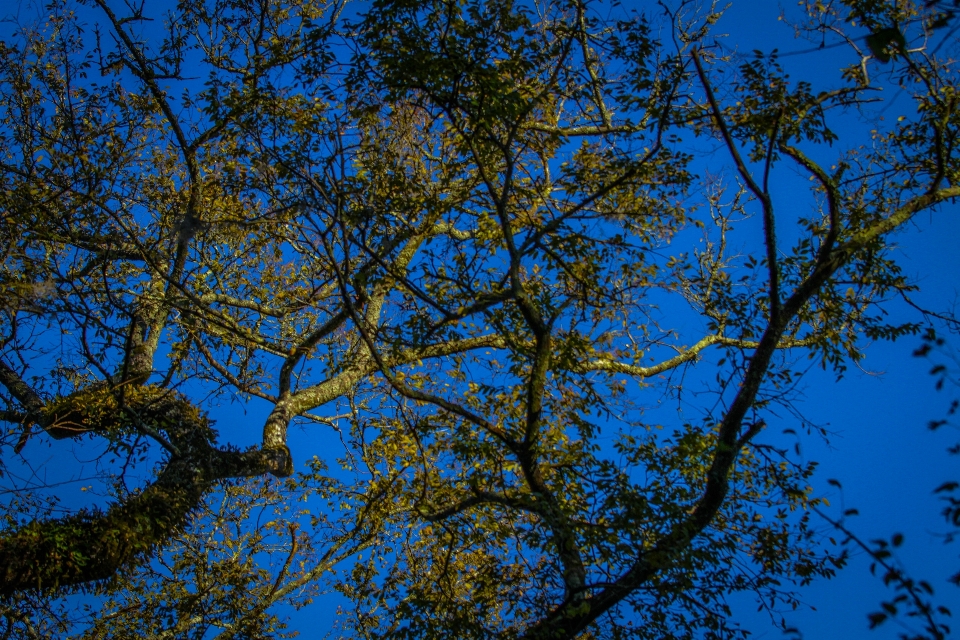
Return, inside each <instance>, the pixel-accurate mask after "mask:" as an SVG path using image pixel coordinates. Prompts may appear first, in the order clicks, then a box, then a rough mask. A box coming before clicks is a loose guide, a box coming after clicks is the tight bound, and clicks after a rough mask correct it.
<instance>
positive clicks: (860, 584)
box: [41, 0, 960, 640]
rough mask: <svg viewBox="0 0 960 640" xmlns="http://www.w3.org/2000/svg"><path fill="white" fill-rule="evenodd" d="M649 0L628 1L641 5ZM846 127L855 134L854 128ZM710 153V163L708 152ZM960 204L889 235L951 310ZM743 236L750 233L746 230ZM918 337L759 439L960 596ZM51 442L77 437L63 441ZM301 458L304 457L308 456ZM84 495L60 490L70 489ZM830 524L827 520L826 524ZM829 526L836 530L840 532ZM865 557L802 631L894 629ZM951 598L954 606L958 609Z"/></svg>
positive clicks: (310, 627) (757, 29) (766, 24)
mask: <svg viewBox="0 0 960 640" xmlns="http://www.w3.org/2000/svg"><path fill="white" fill-rule="evenodd" d="M625 5H626V6H628V7H629V6H630V4H629V3H625ZM651 5H652V3H635V4H634V6H635V7H636V8H637V9H638V10H642V9H648V8H649V7H650V6H651ZM778 14H779V7H778V5H777V4H776V3H774V2H767V1H764V0H749V1H745V0H733V2H732V6H731V8H730V9H729V11H728V13H727V14H726V15H725V17H724V18H723V19H722V20H721V22H720V23H719V24H718V25H717V27H716V31H717V32H725V31H726V32H729V33H731V34H732V36H733V37H731V38H730V39H729V43H732V42H734V41H735V42H737V43H738V46H739V47H740V49H741V50H743V51H748V50H750V49H753V48H761V49H765V50H769V49H770V48H772V47H774V46H777V47H779V48H780V50H781V52H782V53H792V52H794V51H801V50H806V49H808V48H810V44H809V43H807V42H804V41H796V40H793V38H792V32H791V30H790V29H789V28H788V27H787V26H786V25H784V24H783V23H781V22H778V20H777V16H778ZM838 55H840V54H839V53H838V50H833V49H831V50H825V51H823V52H815V53H805V54H802V55H795V56H789V57H786V58H784V63H785V66H787V67H788V69H790V68H796V69H797V73H798V75H801V74H809V73H812V74H813V75H814V79H815V75H816V73H817V72H818V69H820V68H823V69H825V70H829V71H832V70H834V69H835V68H836V67H837V66H838V65H839V62H838V58H837V56H838ZM894 112H895V108H894ZM891 115H892V114H891ZM850 126H851V128H856V127H864V130H866V128H869V126H870V123H869V122H861V121H859V120H857V119H856V118H851V120H850ZM853 133H854V136H853V137H856V135H857V134H856V131H855V130H854V132H853ZM721 160H723V161H725V159H718V160H717V162H718V163H719V162H721ZM705 162H706V163H708V164H709V163H710V162H711V160H710V159H707V160H705ZM781 184H782V185H784V186H783V187H781V191H780V193H779V195H778V197H779V198H780V199H781V200H783V201H786V202H789V201H790V200H791V198H792V194H791V189H794V188H796V181H795V180H793V179H792V178H791V177H790V176H784V177H783V181H782V183H781ZM804 197H805V195H804ZM797 199H798V200H800V198H797ZM781 211H782V216H783V220H784V221H786V222H788V223H789V220H790V218H791V216H792V217H793V218H794V219H795V218H796V217H798V216H799V215H802V214H805V213H806V211H802V210H801V211H797V212H793V211H791V210H789V208H786V209H782V210H781ZM956 214H957V210H956V207H944V208H943V210H941V211H939V212H936V213H935V214H933V215H930V214H924V215H923V216H922V217H921V218H920V219H918V220H917V221H916V224H914V225H911V227H910V228H908V229H905V230H904V231H902V232H899V233H897V234H895V236H894V240H895V242H896V244H897V245H898V249H897V251H898V253H899V254H900V255H901V256H902V265H903V267H904V268H905V271H906V272H907V273H908V274H911V275H913V276H914V277H915V280H916V281H917V282H918V284H919V285H920V287H921V291H919V292H917V293H916V294H915V295H914V299H915V300H916V301H917V302H918V303H920V304H922V305H924V306H926V307H929V308H931V309H934V310H938V311H942V310H947V309H949V308H950V306H951V304H952V303H953V301H954V300H955V298H956V297H957V296H958V289H960V252H958V251H956V250H955V248H954V242H955V241H956V240H957V239H958V238H960V220H958V219H957V215H956ZM778 215H779V214H778ZM754 222H757V223H758V221H757V220H755V221H754ZM785 226H787V225H785ZM784 233H785V234H788V233H789V232H786V231H785V232H784ZM744 238H745V239H744V242H746V240H748V239H749V234H747V235H746V236H744ZM890 309H891V312H892V313H893V314H895V317H898V318H900V319H903V320H908V319H915V318H916V314H915V313H914V312H912V311H910V310H908V309H907V308H906V306H905V305H903V304H901V303H894V304H892V305H891V307H890ZM958 342H960V340H958ZM919 344H920V341H919V338H909V337H908V338H904V339H901V340H900V341H899V342H897V343H894V344H889V343H877V344H874V345H872V346H871V347H870V348H868V349H867V357H866V358H865V360H864V361H863V362H862V363H860V365H861V366H860V368H857V367H850V368H849V369H848V370H847V372H846V374H845V375H844V377H843V378H842V379H840V380H837V379H836V376H835V375H834V374H833V373H832V372H823V371H821V370H819V369H818V368H817V367H812V368H811V371H810V372H809V373H808V375H807V377H806V378H805V379H804V380H803V383H802V389H803V391H804V395H805V399H804V400H803V402H802V404H801V409H802V411H803V412H804V414H805V416H806V417H807V418H808V419H809V420H810V421H811V422H813V423H815V424H818V425H822V426H825V427H826V428H827V429H828V430H829V431H830V432H831V433H832V434H833V435H832V436H831V437H830V439H829V443H826V442H824V441H823V440H822V439H821V438H820V437H819V436H816V435H808V434H806V433H804V432H803V431H802V430H801V429H798V428H797V427H798V425H797V423H796V421H795V420H794V419H793V418H792V417H790V416H787V415H785V416H784V418H783V420H782V421H781V422H780V423H776V424H775V423H773V422H772V421H771V422H770V423H769V426H768V432H767V434H765V437H768V438H770V439H771V440H772V441H775V442H781V443H784V444H787V445H789V446H793V444H799V446H800V451H801V455H802V457H803V458H804V459H806V460H816V461H818V462H819V463H820V468H819V472H818V475H817V481H816V484H815V487H816V490H817V492H818V494H819V495H823V496H826V497H828V498H829V500H830V502H831V504H832V506H831V507H830V509H828V510H827V511H828V512H829V513H830V514H831V515H834V516H836V515H838V514H839V513H840V512H841V510H842V509H845V508H856V509H857V510H858V511H859V512H860V515H859V516H857V517H854V518H851V519H849V520H848V525H849V526H850V528H851V529H852V530H853V531H855V532H856V533H857V534H858V535H859V536H861V537H862V538H863V539H866V540H871V539H874V538H888V537H889V536H890V535H892V534H893V533H895V532H901V533H904V534H905V535H906V542H905V545H904V546H903V547H902V548H901V550H899V551H898V554H897V556H898V558H899V559H901V560H902V561H903V564H904V565H905V567H906V568H907V569H908V570H909V572H910V574H911V575H913V576H915V577H917V578H922V579H926V580H928V581H930V582H931V583H932V584H933V586H934V587H935V588H936V589H937V593H938V597H939V600H940V601H941V602H943V603H944V604H948V605H950V604H952V603H955V602H960V593H958V590H957V589H956V588H955V587H952V586H951V585H948V584H946V582H945V578H946V577H947V576H949V575H951V574H953V573H955V572H956V571H958V570H960V559H958V548H957V546H956V545H954V546H951V547H944V546H943V545H942V543H941V541H940V539H939V538H938V537H937V536H936V533H937V532H939V531H943V530H944V528H945V523H944V522H943V520H942V518H941V517H940V515H939V511H940V506H939V504H938V501H937V499H936V497H935V496H933V494H932V490H933V488H935V487H936V486H937V485H939V484H940V483H941V482H943V481H945V480H948V479H954V478H960V469H958V465H957V461H958V458H956V457H950V456H948V455H947V454H946V452H945V449H946V447H947V446H949V445H950V444H953V443H954V442H955V441H956V440H957V439H960V438H958V436H957V432H956V431H952V430H950V429H943V430H941V431H939V432H936V433H931V432H930V431H928V430H927V428H926V424H927V422H928V421H929V420H931V419H936V418H940V417H942V416H943V415H944V414H945V412H946V409H947V407H948V404H949V401H950V400H951V399H952V396H951V395H950V393H951V391H950V390H949V389H947V390H945V391H943V392H939V393H938V392H937V391H936V390H935V389H934V379H933V378H932V377H931V376H930V375H928V371H929V369H930V366H931V365H930V362H928V361H927V360H923V359H918V358H914V357H912V355H911V354H912V352H913V350H914V349H916V348H917V346H919ZM958 347H960V345H958ZM708 373H709V372H708ZM264 416H265V409H264V408H263V407H259V406H255V405H251V406H250V407H249V411H248V412H247V413H244V412H243V411H242V407H241V406H240V405H237V404H233V405H228V404H224V405H221V406H219V407H217V408H216V409H215V410H214V417H215V418H216V419H217V421H218V422H219V424H220V427H221V434H222V436H224V437H223V439H224V440H225V441H229V442H230V443H231V444H234V445H238V446H241V447H243V446H246V445H252V444H257V443H258V442H259V439H260V428H261V425H262V424H263V417H264ZM785 429H796V430H797V431H798V433H799V435H798V436H793V435H790V434H784V433H783V431H784V430H785ZM325 438H330V443H331V445H333V446H337V445H338V443H336V440H335V438H334V437H333V435H332V434H331V433H330V431H329V430H328V429H325V428H322V429H318V428H316V427H311V428H308V429H300V428H298V427H294V428H292V429H291V432H290V446H291V449H292V450H293V451H294V452H295V456H296V455H297V453H296V452H312V451H316V450H317V449H318V440H321V441H323V439H325ZM56 446H58V447H61V446H62V447H72V446H73V445H72V444H70V443H58V444H57V445H56ZM321 446H322V445H321ZM85 455H87V456H88V457H90V454H85ZM297 457H298V458H299V462H302V458H303V455H299V456H297ZM41 459H42V456H41ZM68 473H69V474H70V475H71V476H76V475H77V474H79V473H81V472H80V471H78V470H76V469H72V470H68ZM827 479H837V480H838V481H839V482H840V483H841V484H842V490H838V489H837V488H836V487H834V486H831V485H829V484H828V483H827ZM80 484H82V483H80ZM79 495H80V494H79V493H76V492H74V493H67V492H64V496H66V497H67V499H70V496H79ZM828 528H829V526H828V525H827V524H826V523H823V529H824V530H825V531H826V530H827V529H828ZM835 535H836V536H837V537H841V534H839V533H837V534H835ZM867 564H868V563H867V562H866V560H865V558H864V557H863V556H862V555H860V556H859V557H856V558H855V559H854V561H853V562H851V564H850V566H849V567H848V568H847V569H846V570H844V571H843V572H841V573H840V574H839V576H838V577H837V578H835V579H833V580H831V581H821V582H818V583H815V584H814V585H813V586H811V587H808V588H805V589H803V594H804V596H803V599H804V600H805V601H806V602H807V603H808V604H809V605H811V606H812V607H816V611H813V610H812V609H808V610H798V611H797V612H792V613H788V614H786V619H787V621H788V623H789V624H791V625H792V626H795V627H798V628H799V629H800V631H801V632H802V634H803V636H804V637H806V638H830V637H847V638H860V637H863V638H876V639H877V640H886V639H888V638H890V639H892V638H895V637H897V635H898V633H900V632H901V629H900V627H898V626H896V625H895V624H894V623H887V624H885V625H884V626H883V627H881V628H880V629H878V630H875V631H872V632H870V631H867V628H866V627H867V625H866V615H867V613H868V612H871V611H874V610H876V609H877V608H878V605H879V602H880V601H881V600H882V599H884V598H889V597H890V596H891V595H892V591H890V590H888V589H886V588H885V587H884V586H883V585H882V582H881V581H880V580H879V578H876V577H872V576H871V575H870V574H869V572H868V571H867ZM339 602H340V600H339V599H338V598H335V597H331V598H329V599H320V600H318V601H316V602H315V603H314V604H313V605H311V606H310V607H308V608H306V609H304V610H302V611H300V612H295V613H294V612H291V616H292V618H291V621H292V627H293V628H294V629H299V630H300V631H301V632H302V635H303V637H306V638H310V637H313V636H314V634H316V633H317V631H318V630H322V629H325V628H327V627H328V626H329V624H330V622H331V619H332V617H333V615H334V610H335V607H336V605H337V604H338V603H339ZM735 603H736V604H737V608H736V610H735V611H736V613H737V617H738V619H739V620H740V621H741V622H742V623H743V624H744V625H745V626H747V627H748V628H751V629H752V630H753V631H754V632H755V634H756V637H760V638H779V637H781V633H780V631H778V630H776V629H774V628H773V627H772V626H771V625H770V624H769V621H768V620H767V619H765V618H764V617H763V615H762V614H757V613H756V612H755V609H756V606H755V604H753V603H752V602H751V601H750V600H749V598H748V597H746V596H738V597H737V599H736V600H735ZM954 608H955V609H956V612H955V613H956V614H957V615H960V607H954Z"/></svg>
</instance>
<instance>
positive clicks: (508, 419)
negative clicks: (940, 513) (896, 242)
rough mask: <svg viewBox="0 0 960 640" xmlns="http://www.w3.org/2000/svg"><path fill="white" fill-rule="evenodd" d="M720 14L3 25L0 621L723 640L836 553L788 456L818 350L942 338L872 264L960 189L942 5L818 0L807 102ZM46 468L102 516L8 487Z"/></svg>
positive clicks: (807, 24)
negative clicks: (731, 600) (89, 475)
mask: <svg viewBox="0 0 960 640" xmlns="http://www.w3.org/2000/svg"><path fill="white" fill-rule="evenodd" d="M954 4H955V3H954ZM151 11H156V12H157V13H150V12H151ZM164 11H165V12H164ZM721 11H722V10H721V8H720V7H719V6H715V5H711V4H710V3H693V2H688V1H679V2H662V3H658V4H657V5H653V4H649V5H647V6H644V7H643V9H642V10H637V11H634V10H631V9H629V8H625V7H620V6H616V5H609V4H600V3H593V2H588V1H587V0H559V1H558V2H551V3H540V2H533V1H531V2H526V1H517V2H502V1H488V0H462V1H459V0H458V1H453V0H433V1H412V0H396V1H392V2H390V1H385V0H375V1H374V2H371V3H361V4H359V5H358V6H353V5H350V4H345V3H344V2H341V1H340V0H330V1H329V2H323V1H317V0H292V1H282V0H256V1H254V0H209V1H202V0H182V1H180V2H179V3H177V4H176V5H175V6H173V5H172V4H171V5H170V6H169V7H166V8H165V9H161V8H160V7H156V6H155V5H153V4H152V3H151V4H150V6H149V7H148V6H147V5H146V4H141V5H140V6H137V5H136V4H134V3H126V4H124V3H120V2H113V1H112V0H75V1H71V0H54V1H52V2H50V3H48V4H46V5H44V7H43V8H42V12H41V14H40V15H39V16H38V17H36V19H34V18H33V17H29V16H28V15H27V14H29V11H28V10H26V9H25V8H22V12H21V14H20V15H19V16H18V21H17V22H16V24H15V25H13V26H10V27H9V28H8V29H7V30H6V33H5V34H4V38H3V40H2V41H0V140H2V145H0V146H2V152H0V180H2V185H0V214H2V216H3V220H2V223H0V249H2V251H3V258H4V260H3V264H2V269H0V288H2V292H3V294H2V298H0V300H2V313H0V403H2V416H0V417H2V418H3V419H4V420H6V421H7V423H8V424H9V425H10V428H9V430H7V431H6V432H5V437H4V439H3V442H2V447H3V456H2V458H0V465H2V466H0V472H2V473H3V474H4V476H5V479H6V480H8V481H9V482H8V486H9V487H11V488H10V490H9V491H7V493H6V494H5V495H7V496H9V498H8V499H7V500H6V501H5V502H4V504H3V517H4V521H3V529H2V530H0V597H2V598H3V600H2V601H0V606H2V612H3V614H4V615H5V617H6V624H7V631H8V633H14V632H15V633H22V634H24V636H25V637H30V634H34V635H35V636H36V637H42V634H43V633H49V632H59V633H67V632H70V633H77V634H80V635H83V634H86V636H87V637H105V636H107V637H133V636H139V637H144V638H147V637H149V638H182V637H197V638H199V637H214V635H216V634H219V635H217V637H224V638H226V637H237V638H244V637H250V638H259V637H274V636H275V635H276V634H281V633H283V631H282V621H281V620H279V619H278V617H277V614H276V611H275V609H274V608H273V607H274V605H276V604H278V603H283V602H288V603H295V604H296V603H299V604H303V603H305V602H307V601H309V599H310V598H315V597H319V598H322V597H323V595H322V593H323V592H324V591H325V590H336V591H337V592H339V594H340V595H339V596H338V597H339V598H340V600H338V602H339V601H347V602H349V603H350V606H349V607H347V609H346V611H347V613H345V614H344V615H343V616H342V617H341V624H342V626H343V628H342V630H341V631H342V632H343V633H344V634H345V635H348V636H356V637H370V638H374V637H376V638H391V637H395V638H449V637H457V638H493V637H496V638H527V639H545V638H575V637H579V638H621V637H640V638H647V637H649V638H662V637H687V636H693V635H705V636H706V637H734V636H736V635H743V634H745V631H744V630H743V629H740V628H739V627H738V626H737V625H736V623H735V622H734V621H732V620H731V619H730V618H729V608H728V606H727V601H726V599H727V597H728V596H729V594H731V593H736V592H756V593H757V594H758V596H759V597H760V598H761V602H764V603H768V606H771V607H773V606H774V603H784V604H786V605H788V606H789V605H795V604H796V603H797V597H796V593H795V591H794V586H795V585H803V584H806V583H808V582H809V581H811V580H813V579H815V578H817V577H825V576H830V575H832V574H833V573H834V572H835V570H836V569H838V568H839V567H842V566H843V564H844V563H845V559H846V552H845V551H844V550H843V549H842V548H838V547H832V546H831V545H829V544H828V543H826V542H824V541H823V540H822V539H821V538H820V536H818V535H816V532H815V527H813V526H812V525H811V521H810V518H811V509H812V508H814V507H816V506H817V505H818V504H820V502H821V499H820V498H819V497H818V494H817V493H816V492H815V491H814V490H813V489H812V488H811V486H810V481H809V478H810V476H811V475H812V473H813V471H814V467H815V464H814V463H811V462H809V461H807V462H800V461H798V459H797V458H795V457H793V456H791V454H790V451H789V450H785V449H783V448H782V447H781V446H780V444H779V443H778V441H777V439H776V436H775V435H771V433H770V431H771V429H769V428H768V427H769V426H770V425H774V424H776V423H777V422H778V421H779V420H781V418H779V417H778V416H779V415H780V414H779V413H778V409H780V408H782V407H785V406H786V407H791V408H792V407H793V406H794V404H795V402H796V397H795V394H794V390H795V389H796V387H797V384H798V382H799V380H800V378H801V375H802V373H803V372H804V371H805V370H806V369H807V368H808V367H809V364H810V362H811V361H812V362H813V363H815V364H816V365H819V366H822V367H824V368H827V369H830V370H832V371H835V372H836V373H837V374H838V375H840V374H842V373H843V371H844V370H845V369H846V367H847V366H849V365H850V364H851V363H856V362H857V361H859V360H860V359H861V358H862V357H863V354H864V349H865V346H866V345H868V344H869V343H870V342H871V341H875V340H879V339H895V338H897V337H900V336H904V335H908V334H914V333H917V332H918V331H919V330H920V328H921V323H920V321H921V318H920V317H919V316H918V318H917V321H916V322H900V321H893V320H891V319H890V318H891V317H890V316H889V315H888V314H887V309H888V307H889V305H890V304H891V302H892V301H893V300H895V299H897V298H898V297H899V296H901V295H904V294H906V293H909V292H910V291H911V290H912V289H913V288H914V286H915V285H914V283H913V282H911V281H910V280H909V279H908V278H907V277H906V276H905V275H904V273H902V271H901V269H900V267H899V266H898V264H897V262H896V253H895V252H894V251H892V248H891V240H890V238H891V237H892V236H894V235H895V234H897V233H901V232H902V230H904V229H907V228H909V227H911V226H913V225H922V224H923V223H924V220H926V219H928V217H929V216H934V217H935V216H939V215H942V214H943V212H942V210H943V209H944V208H945V207H944V205H946V204H948V203H953V202H955V199H956V198H957V197H958V196H960V182H958V179H960V173H958V172H960V154H958V153H957V149H956V146H957V144H958V132H960V107H958V104H957V89H956V87H957V75H956V74H957V69H956V63H955V61H954V58H953V56H955V55H956V53H957V48H956V43H955V37H954V35H955V31H956V29H955V26H954V20H953V13H952V12H953V11H954V8H953V5H950V4H949V3H947V2H933V3H931V2H921V1H914V0H903V1H898V2H893V1H886V0H842V1H834V2H820V1H819V0H818V1H817V2H806V3H801V6H800V7H798V8H791V11H792V12H793V13H786V14H784V16H783V19H784V21H786V22H787V23H788V24H790V25H792V26H793V28H794V30H795V33H796V34H797V35H798V36H799V37H800V38H802V39H806V40H807V41H808V42H805V41H804V40H802V39H801V40H799V41H798V43H799V44H798V47H799V48H813V49H817V48H818V47H826V46H827V44H829V46H830V47H833V46H834V45H840V46H838V47H837V50H838V51H842V53H839V52H837V53H835V54H832V55H831V57H830V58H829V60H830V64H827V65H826V66H825V67H824V68H817V69H816V70H815V71H809V73H808V75H802V69H801V77H799V79H794V78H793V77H791V75H790V73H794V74H796V73H797V72H796V71H794V70H793V69H792V68H790V65H789V64H787V62H786V61H785V60H784V58H782V57H781V56H780V55H779V54H778V53H777V52H776V51H775V50H774V51H754V52H743V51H740V50H739V49H738V48H737V47H738V46H739V45H738V39H737V34H736V33H732V34H730V35H725V34H721V33H719V32H718V29H717V27H716V25H717V23H718V20H720V18H721ZM788 72H789V73H788ZM881 89H886V91H884V92H881V91H880V90H881ZM881 116H882V117H881ZM864 119H866V120H867V121H868V122H869V126H864V124H863V120H864ZM920 214H924V215H923V216H921V215H920ZM237 401H239V402H243V403H251V404H253V405H256V406H264V405H266V406H268V407H269V411H268V412H267V417H266V418H265V419H264V420H263V421H262V424H261V425H257V427H258V428H260V427H262V439H261V442H260V444H259V445H258V446H256V447H251V448H248V449H241V448H240V447H239V446H237V440H236V439H235V438H234V437H233V436H232V434H234V433H236V432H237V431H238V430H239V428H240V426H239V425H237V424H234V423H233V421H235V420H236V418H235V417H231V420H230V421H224V420H222V419H220V418H218V414H224V412H226V411H227V408H228V406H229V404H230V403H231V402H237ZM229 415H230V416H235V415H236V413H230V414H229ZM293 425H301V426H302V427H303V428H304V429H306V430H307V432H308V433H311V434H316V435H315V436H314V437H313V439H312V442H313V443H315V444H313V445H311V444H310V442H311V440H310V439H308V438H305V439H303V443H304V446H302V447H292V448H291V447H290V446H289V443H290V438H288V433H290V432H291V427H292V426H293ZM298 428H299V427H298ZM50 439H54V440H71V441H76V447H78V448H79V447H83V448H84V450H86V451H93V452H94V453H91V454H89V455H95V456H96V457H97V469H98V474H99V475H98V482H99V485H98V486H99V487H100V489H99V492H100V493H101V496H102V497H103V499H102V500H100V501H99V502H97V501H96V500H94V501H93V502H91V503H90V504H89V505H87V506H86V507H85V508H83V509H80V510H72V511H71V512H69V513H64V510H63V508H62V507H63V506H64V505H60V504H58V503H57V502H56V500H55V499H53V498H51V497H50V495H49V494H45V493H43V492H42V491H33V490H32V486H28V485H29V483H27V484H23V483H21V484H17V483H16V482H15V481H13V480H11V478H13V477H14V476H11V475H10V474H11V472H12V471H13V470H14V469H15V467H16V465H19V464H25V463H24V462H23V461H27V462H28V463H29V462H30V461H33V460H39V457H38V454H37V453H36V451H37V450H38V449H39V448H40V447H42V446H43V443H44V442H45V441H48V440H50ZM334 443H335V444H334ZM56 451H66V450H62V449H57V450H56ZM58 455H60V454H58ZM63 455H69V454H67V453H64V454H63ZM305 463H306V464H305ZM47 464H48V465H52V466H53V467H57V466H63V465H69V464H70V462H69V461H63V460H60V459H58V458H56V457H55V458H53V459H50V460H48V461H47ZM40 489H42V487H40ZM76 590H84V591H87V592H94V593H97V594H98V601H99V602H100V604H101V605H102V610H101V611H98V612H94V613H93V614H92V615H91V616H89V617H88V618H85V622H84V623H83V624H84V625H86V626H85V627H84V628H83V629H78V628H77V626H76V624H78V623H76V620H75V616H72V614H71V612H70V611H69V610H65V609H62V608H61V609H57V608H56V607H57V606H58V605H56V602H57V600H56V598H57V596H60V595H62V594H64V593H70V592H73V591H76ZM344 599H345V600H344ZM321 601H322V600H321ZM59 606H61V607H62V606H64V605H59ZM939 624H940V623H938V622H937V621H936V620H935V619H933V618H930V626H929V627H928V628H927V630H926V631H925V633H927V634H928V635H929V636H930V637H945V633H946V631H945V629H946V627H943V626H938V625H939Z"/></svg>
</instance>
